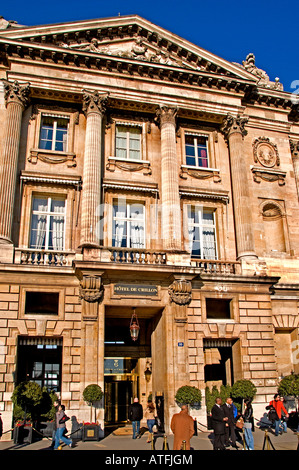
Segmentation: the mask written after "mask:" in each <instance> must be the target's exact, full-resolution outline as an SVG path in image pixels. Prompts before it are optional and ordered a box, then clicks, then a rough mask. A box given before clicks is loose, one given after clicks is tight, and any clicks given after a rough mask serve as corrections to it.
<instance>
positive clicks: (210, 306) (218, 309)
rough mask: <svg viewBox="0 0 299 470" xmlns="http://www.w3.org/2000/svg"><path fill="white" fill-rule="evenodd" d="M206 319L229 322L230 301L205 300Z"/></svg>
mask: <svg viewBox="0 0 299 470" xmlns="http://www.w3.org/2000/svg"><path fill="white" fill-rule="evenodd" d="M206 312H207V319H209V320H230V319H231V299H208V298H207V299H206Z"/></svg>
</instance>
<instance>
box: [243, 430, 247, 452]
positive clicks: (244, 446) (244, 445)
mask: <svg viewBox="0 0 299 470" xmlns="http://www.w3.org/2000/svg"><path fill="white" fill-rule="evenodd" d="M242 434H243V436H242V438H243V449H244V450H246V441H245V434H244V431H243V433H242Z"/></svg>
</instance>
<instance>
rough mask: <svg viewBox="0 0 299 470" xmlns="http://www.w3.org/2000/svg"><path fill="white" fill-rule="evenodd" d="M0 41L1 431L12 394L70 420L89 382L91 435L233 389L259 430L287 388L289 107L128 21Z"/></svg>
mask: <svg viewBox="0 0 299 470" xmlns="http://www.w3.org/2000/svg"><path fill="white" fill-rule="evenodd" d="M0 28H1V29H0V78H1V82H0V83H1V88H0V122H1V127H0V135H1V164H0V165H1V166H0V171H1V173H0V309H1V310H0V325H1V337H0V341H1V343H0V345H1V346H0V351H1V354H0V371H1V379H2V380H1V389H0V412H1V413H2V418H3V421H4V430H6V429H9V428H10V427H11V423H12V402H11V395H12V392H13V390H14V387H15V385H16V384H18V383H20V382H22V381H24V380H33V381H36V382H38V383H39V384H40V385H42V386H46V387H47V388H48V389H53V390H55V391H56V392H57V393H58V394H59V395H60V397H61V399H62V401H63V403H64V404H65V406H66V409H67V410H68V414H69V415H74V416H76V417H77V419H78V421H83V420H85V421H86V420H89V407H88V406H87V404H86V403H85V402H84V401H83V396H82V395H83V390H84V388H85V387H86V385H88V384H91V383H97V384H99V385H100V386H101V387H102V389H103V390H104V392H105V399H104V400H103V403H102V404H101V406H100V407H99V408H98V410H97V413H98V415H97V419H98V420H99V422H100V423H101V426H102V428H103V427H104V426H105V425H107V424H110V423H119V422H124V421H125V420H126V418H127V408H128V405H129V404H130V403H131V400H132V398H133V397H134V396H138V397H139V399H140V401H141V402H142V403H143V404H145V403H146V401H147V399H148V397H149V396H150V395H151V396H152V398H153V400H155V401H156V403H157V404H158V408H159V413H160V415H161V416H162V417H163V419H164V425H165V430H166V431H167V430H169V423H170V419H171V416H172V414H173V413H174V412H176V411H177V405H176V403H175V394H176V391H177V390H178V388H179V387H181V386H183V385H192V386H196V387H199V388H200V389H201V391H202V393H203V396H204V393H205V387H206V386H212V385H214V384H215V385H217V386H220V385H221V384H224V385H226V384H233V383H234V382H235V381H236V380H238V379H243V378H244V379H250V380H251V381H252V382H253V383H254V384H255V385H256V387H257V396H256V398H255V403H254V406H255V415H256V416H258V415H259V413H260V415H262V414H263V412H264V407H265V404H266V403H268V401H269V399H270V398H271V397H272V396H273V394H274V393H275V392H276V389H277V384H278V382H279V380H280V379H281V377H283V376H285V375H288V374H290V373H291V372H292V371H293V372H295V373H298V372H299V366H298V289H299V236H298V235H299V204H298V194H299V163H298V162H299V154H298V149H299V113H298V105H297V104H296V102H294V99H292V98H293V97H292V95H291V94H290V93H288V92H285V91H284V90H283V86H282V84H281V83H280V82H279V79H276V80H275V81H274V82H273V81H271V80H270V79H269V77H268V75H267V73H266V72H264V71H263V70H262V69H259V68H258V67H257V65H256V64H255V57H254V55H253V54H249V55H248V56H247V57H246V58H244V61H243V63H242V64H237V63H231V62H228V61H226V60H224V59H222V58H220V57H217V56H215V55H214V54H211V53H209V52H207V51H206V50H203V49H201V48H200V47H199V46H197V45H194V44H191V43H190V42H188V41H186V40H185V39H183V38H181V37H178V36H177V35H175V34H172V33H171V32H169V31H166V30H164V29H162V28H160V27H158V26H156V25H154V24H152V23H150V22H149V21H147V20H145V19H143V18H140V17H138V16H124V17H116V18H108V19H96V20H89V21H77V22H71V23H63V24H54V25H45V26H33V27H30V26H26V27H25V26H20V25H18V24H16V23H14V22H7V21H5V20H3V19H2V21H1V24H0ZM277 73H279V71H277ZM192 413H193V412H192ZM197 414H199V416H200V421H201V422H204V419H205V414H206V412H205V404H204V399H203V402H202V407H201V409H200V410H199V411H197Z"/></svg>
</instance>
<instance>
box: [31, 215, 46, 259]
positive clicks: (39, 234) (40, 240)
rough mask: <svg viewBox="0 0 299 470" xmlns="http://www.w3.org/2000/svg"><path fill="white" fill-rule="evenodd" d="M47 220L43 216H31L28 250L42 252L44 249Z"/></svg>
mask: <svg viewBox="0 0 299 470" xmlns="http://www.w3.org/2000/svg"><path fill="white" fill-rule="evenodd" d="M46 228H47V218H46V216H43V215H35V214H33V215H32V219H31V236H30V248H35V249H38V250H42V249H44V248H45V240H46Z"/></svg>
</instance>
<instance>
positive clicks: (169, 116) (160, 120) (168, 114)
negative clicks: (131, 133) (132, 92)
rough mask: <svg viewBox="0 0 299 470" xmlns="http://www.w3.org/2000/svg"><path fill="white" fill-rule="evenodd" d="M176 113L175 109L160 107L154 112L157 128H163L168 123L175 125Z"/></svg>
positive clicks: (176, 109)
mask: <svg viewBox="0 0 299 470" xmlns="http://www.w3.org/2000/svg"><path fill="white" fill-rule="evenodd" d="M177 113H178V108H177V107H171V106H166V105H160V106H159V107H158V108H157V110H156V122H157V124H158V125H159V126H163V124H166V123H168V122H170V123H172V124H173V125H175V123H176V122H175V118H176V115H177Z"/></svg>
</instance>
